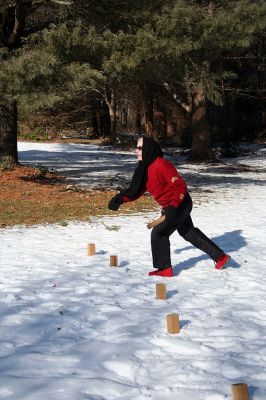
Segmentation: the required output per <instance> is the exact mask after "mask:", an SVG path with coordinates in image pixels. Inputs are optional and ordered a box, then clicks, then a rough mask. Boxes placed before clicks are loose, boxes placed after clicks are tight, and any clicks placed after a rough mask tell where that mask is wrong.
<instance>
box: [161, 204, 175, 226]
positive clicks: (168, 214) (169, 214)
mask: <svg viewBox="0 0 266 400" xmlns="http://www.w3.org/2000/svg"><path fill="white" fill-rule="evenodd" d="M164 215H165V220H166V222H169V223H170V224H175V223H176V222H177V208H176V207H174V206H167V207H166V209H165V211H164Z"/></svg>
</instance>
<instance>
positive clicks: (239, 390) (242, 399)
mask: <svg viewBox="0 0 266 400" xmlns="http://www.w3.org/2000/svg"><path fill="white" fill-rule="evenodd" d="M231 389H232V398H233V400H249V396H248V385H247V384H246V383H234V384H233V385H232V386H231Z"/></svg>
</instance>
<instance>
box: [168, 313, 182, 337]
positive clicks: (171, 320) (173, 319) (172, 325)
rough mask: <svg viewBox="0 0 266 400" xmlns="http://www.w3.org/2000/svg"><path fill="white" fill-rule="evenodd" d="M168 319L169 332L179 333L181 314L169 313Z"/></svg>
mask: <svg viewBox="0 0 266 400" xmlns="http://www.w3.org/2000/svg"><path fill="white" fill-rule="evenodd" d="M166 319H167V332H168V333H179V332H180V326H179V315H178V314H168V315H167V316H166Z"/></svg>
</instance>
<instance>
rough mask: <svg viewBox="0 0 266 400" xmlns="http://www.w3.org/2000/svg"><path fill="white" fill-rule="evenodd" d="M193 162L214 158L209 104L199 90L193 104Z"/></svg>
mask: <svg viewBox="0 0 266 400" xmlns="http://www.w3.org/2000/svg"><path fill="white" fill-rule="evenodd" d="M191 125H192V135H193V137H192V154H191V157H190V159H191V160H192V161H208V160H211V159H213V158H214V155H213V152H212V150H211V135H210V129H209V124H208V121H207V104H206V97H205V93H204V91H203V90H202V89H199V90H198V91H197V92H196V93H195V94H194V97H193V104H192V116H191Z"/></svg>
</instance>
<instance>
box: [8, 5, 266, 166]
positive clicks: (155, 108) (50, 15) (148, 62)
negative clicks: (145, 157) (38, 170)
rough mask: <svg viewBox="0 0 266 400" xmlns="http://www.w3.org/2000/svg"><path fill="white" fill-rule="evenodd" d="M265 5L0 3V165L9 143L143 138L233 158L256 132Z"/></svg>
mask: <svg viewBox="0 0 266 400" xmlns="http://www.w3.org/2000/svg"><path fill="white" fill-rule="evenodd" d="M265 39H266V2H265V1H264V0H257V1H256V2H253V1H249V0H240V1H227V0H223V1H218V0H213V1H207V0H194V1H185V0H145V1H143V0H134V1H133V0H115V1H109V0H97V1H94V0H92V1H90V0H72V1H63V0H62V1H60V0H13V1H8V0H6V1H4V0H2V1H0V164H1V166H10V165H14V164H16V163H17V161H18V158H17V137H18V136H19V137H20V138H27V139H31V140H41V139H46V140H49V139H56V138H60V137H62V135H64V134H71V133H72V132H74V133H79V134H81V135H83V137H87V138H97V137H104V138H106V139H107V140H108V141H109V142H110V143H112V144H116V143H117V137H118V135H119V134H120V133H145V134H147V135H151V136H154V137H156V138H158V139H159V140H160V141H161V142H162V143H163V144H167V143H175V144H178V145H181V146H186V147H191V148H192V152H191V160H194V161H206V160H210V159H212V158H213V153H212V144H213V143H217V142H219V143H221V144H222V148H223V152H224V155H233V153H234V151H235V149H236V145H237V143H238V142H240V141H254V140H257V141H263V140H264V139H265V132H266V95H265V93H266V85H265V81H266V80H265V71H266V66H265V54H266V51H265V48H266V40H265Z"/></svg>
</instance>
